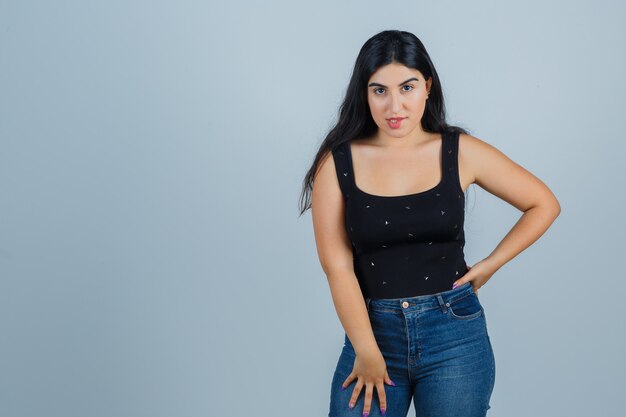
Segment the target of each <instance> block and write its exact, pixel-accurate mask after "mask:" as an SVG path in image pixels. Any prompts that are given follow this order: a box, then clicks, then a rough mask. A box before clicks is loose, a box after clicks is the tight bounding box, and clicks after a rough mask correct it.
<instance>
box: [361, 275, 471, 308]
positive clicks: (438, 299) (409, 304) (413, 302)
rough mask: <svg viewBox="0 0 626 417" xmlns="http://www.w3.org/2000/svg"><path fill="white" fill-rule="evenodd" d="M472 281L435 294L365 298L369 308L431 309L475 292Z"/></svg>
mask: <svg viewBox="0 0 626 417" xmlns="http://www.w3.org/2000/svg"><path fill="white" fill-rule="evenodd" d="M473 292H474V290H473V288H472V283H471V282H466V283H465V284H463V285H461V286H459V287H456V288H455V289H452V290H447V291H442V292H438V293H435V294H427V295H417V296H415V297H403V298H369V297H367V298H366V299H365V305H366V307H367V309H368V310H369V309H370V308H384V309H385V310H398V311H402V310H404V311H406V310H410V309H419V310H424V309H426V310H427V309H429V308H432V307H443V308H445V307H444V306H445V305H448V306H449V304H450V303H452V302H454V301H455V300H458V299H460V298H463V297H466V296H468V295H470V294H471V293H473Z"/></svg>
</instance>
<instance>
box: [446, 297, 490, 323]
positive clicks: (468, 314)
mask: <svg viewBox="0 0 626 417" xmlns="http://www.w3.org/2000/svg"><path fill="white" fill-rule="evenodd" d="M448 312H449V313H450V317H452V318H454V319H456V320H470V319H475V318H477V317H480V316H481V315H482V314H483V312H484V310H483V306H482V304H480V300H479V299H478V296H477V295H476V294H475V293H474V292H472V293H471V294H469V295H467V296H465V297H463V298H460V299H458V300H454V301H452V302H451V303H450V306H448Z"/></svg>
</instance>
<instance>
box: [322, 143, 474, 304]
mask: <svg viewBox="0 0 626 417" xmlns="http://www.w3.org/2000/svg"><path fill="white" fill-rule="evenodd" d="M458 144H459V134H458V133H445V134H442V152H441V157H442V161H441V166H442V169H443V172H442V179H441V181H440V182H439V184H437V185H436V186H435V187H433V188H431V189H429V190H426V191H423V192H420V193H416V194H407V195H400V196H379V195H372V194H369V193H366V192H364V191H362V190H361V189H359V188H358V187H357V186H356V181H355V180H354V170H353V165H352V152H351V148H350V144H349V142H346V143H342V144H341V145H339V146H338V147H336V148H335V149H334V150H333V152H332V154H333V160H334V162H335V168H336V171H337V176H338V178H339V185H340V187H341V191H342V194H343V199H344V202H345V204H346V210H345V227H346V231H347V233H348V237H349V238H350V241H351V242H352V252H353V254H354V271H355V274H356V276H357V278H358V280H359V285H360V287H361V291H362V293H363V296H364V297H370V298H403V297H411V296H416V295H425V294H434V293H438V292H441V291H447V290H450V289H452V283H453V282H454V281H456V280H457V279H459V278H460V277H462V276H463V275H465V273H466V272H467V270H468V268H467V264H466V262H465V256H464V253H463V247H464V246H465V234H464V229H463V222H464V219H465V193H464V192H463V189H462V187H461V184H460V180H459V173H458Z"/></svg>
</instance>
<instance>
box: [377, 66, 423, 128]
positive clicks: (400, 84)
mask: <svg viewBox="0 0 626 417" xmlns="http://www.w3.org/2000/svg"><path fill="white" fill-rule="evenodd" d="M431 82H432V78H429V79H428V80H425V79H424V76H423V75H422V73H421V72H419V71H418V70H416V69H413V68H409V67H406V66H404V65H402V64H398V63H391V64H388V65H385V66H382V67H380V68H379V69H378V70H377V71H376V72H374V73H373V74H372V76H371V77H370V79H369V80H368V82H367V102H368V103H369V107H370V111H371V113H372V118H373V119H374V122H375V123H376V124H377V125H378V128H379V129H380V131H382V132H384V133H386V134H387V135H389V136H394V137H404V136H407V135H409V134H411V133H412V132H415V129H417V130H419V131H422V130H423V129H422V124H421V120H422V116H423V114H424V109H425V108H426V99H427V95H428V92H429V91H430V85H431ZM396 117H397V118H401V120H397V121H395V120H391V119H393V118H396Z"/></svg>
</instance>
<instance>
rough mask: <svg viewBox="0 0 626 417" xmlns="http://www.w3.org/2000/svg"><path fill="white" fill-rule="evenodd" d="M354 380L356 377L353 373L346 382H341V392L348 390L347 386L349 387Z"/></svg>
mask: <svg viewBox="0 0 626 417" xmlns="http://www.w3.org/2000/svg"><path fill="white" fill-rule="evenodd" d="M355 378H356V375H355V374H353V373H352V374H350V375H348V377H347V378H346V380H345V381H343V384H341V390H345V389H346V388H348V385H350V384H351V383H352V381H353V380H354V379H355Z"/></svg>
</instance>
